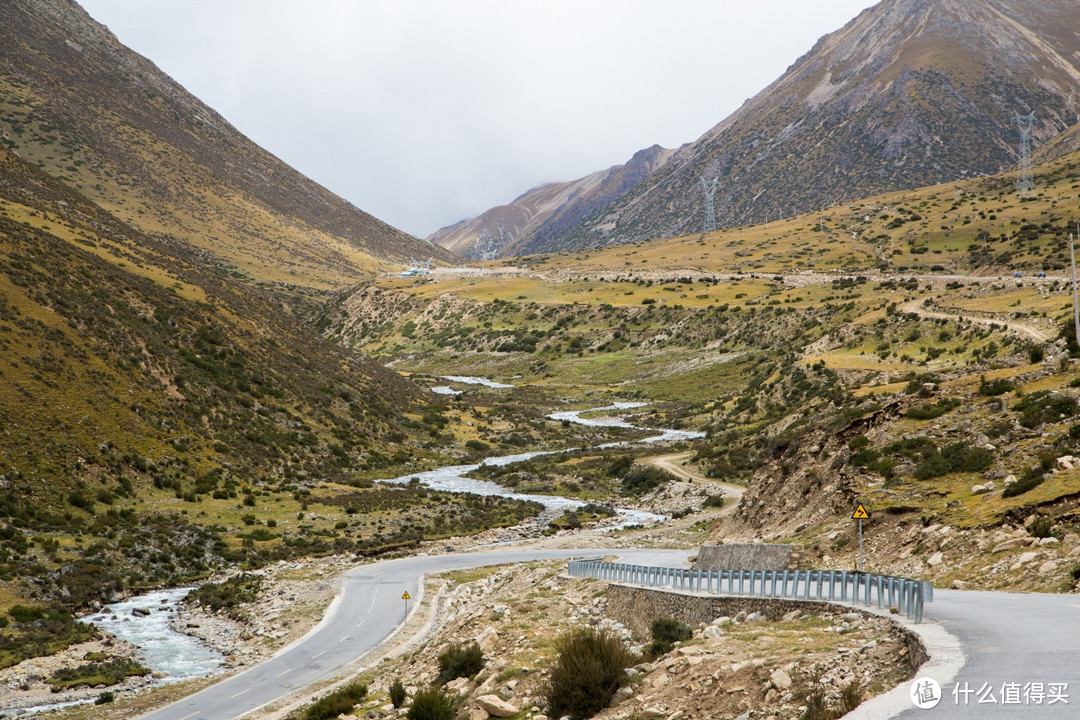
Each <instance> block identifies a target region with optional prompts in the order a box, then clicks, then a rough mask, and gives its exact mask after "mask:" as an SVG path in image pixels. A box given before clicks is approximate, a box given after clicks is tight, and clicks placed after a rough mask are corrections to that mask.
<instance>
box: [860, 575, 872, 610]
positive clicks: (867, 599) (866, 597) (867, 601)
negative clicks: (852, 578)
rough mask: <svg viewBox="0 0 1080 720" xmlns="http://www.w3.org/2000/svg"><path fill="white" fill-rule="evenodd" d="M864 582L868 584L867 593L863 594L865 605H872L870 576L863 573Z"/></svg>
mask: <svg viewBox="0 0 1080 720" xmlns="http://www.w3.org/2000/svg"><path fill="white" fill-rule="evenodd" d="M862 580H863V584H864V585H866V594H865V595H864V596H863V600H864V602H863V605H866V606H867V607H870V576H869V575H863V579H862Z"/></svg>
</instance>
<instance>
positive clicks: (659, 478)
mask: <svg viewBox="0 0 1080 720" xmlns="http://www.w3.org/2000/svg"><path fill="white" fill-rule="evenodd" d="M667 479H668V475H667V473H665V472H664V471H663V470H661V469H660V468H655V467H633V468H631V469H630V470H629V471H628V472H627V473H626V475H624V476H623V478H622V484H621V485H620V487H619V491H620V492H621V493H622V494H623V495H642V494H644V493H647V492H649V491H650V490H652V489H654V488H657V487H660V486H661V485H663V484H664V483H665V482H667Z"/></svg>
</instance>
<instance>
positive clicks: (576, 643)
mask: <svg viewBox="0 0 1080 720" xmlns="http://www.w3.org/2000/svg"><path fill="white" fill-rule="evenodd" d="M555 649H556V650H557V652H558V655H557V657H556V659H555V664H554V665H553V666H552V668H551V674H550V675H549V676H548V683H547V688H546V696H547V702H548V704H549V705H550V706H551V717H563V716H564V715H569V716H570V718H571V719H572V720H583V718H588V717H591V716H593V715H595V714H596V713H598V712H599V711H601V710H603V709H604V708H606V707H607V706H608V704H609V703H610V702H611V698H612V697H613V696H614V695H615V691H616V690H618V689H619V685H620V683H621V681H622V678H623V670H625V669H626V668H628V667H630V665H632V664H633V662H634V656H633V654H632V653H631V652H630V651H629V650H628V649H627V648H626V646H625V645H623V644H622V641H621V640H619V638H618V637H616V636H615V635H613V634H611V633H608V632H604V631H600V630H596V629H594V628H581V629H577V630H573V631H571V632H570V633H568V634H566V635H563V636H561V637H560V638H559V639H558V640H557V641H556V642H555Z"/></svg>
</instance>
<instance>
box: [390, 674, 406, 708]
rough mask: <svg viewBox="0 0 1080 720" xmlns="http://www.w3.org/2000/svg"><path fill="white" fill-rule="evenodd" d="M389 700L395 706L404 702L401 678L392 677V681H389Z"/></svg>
mask: <svg viewBox="0 0 1080 720" xmlns="http://www.w3.org/2000/svg"><path fill="white" fill-rule="evenodd" d="M390 702H392V703H393V704H394V707H395V708H399V707H401V706H402V705H404V704H405V686H404V685H403V684H402V682H401V678H394V682H392V683H390Z"/></svg>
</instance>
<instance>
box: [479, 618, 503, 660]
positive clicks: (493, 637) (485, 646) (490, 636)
mask: <svg viewBox="0 0 1080 720" xmlns="http://www.w3.org/2000/svg"><path fill="white" fill-rule="evenodd" d="M498 640H499V631H498V630H496V629H495V628H493V627H491V626H490V625H488V626H487V627H486V628H484V629H483V630H482V631H481V632H480V634H479V635H477V636H476V644H477V645H479V646H480V649H481V650H483V651H484V653H485V654H487V653H490V652H491V651H492V650H494V649H495V643H496V642H498Z"/></svg>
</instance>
